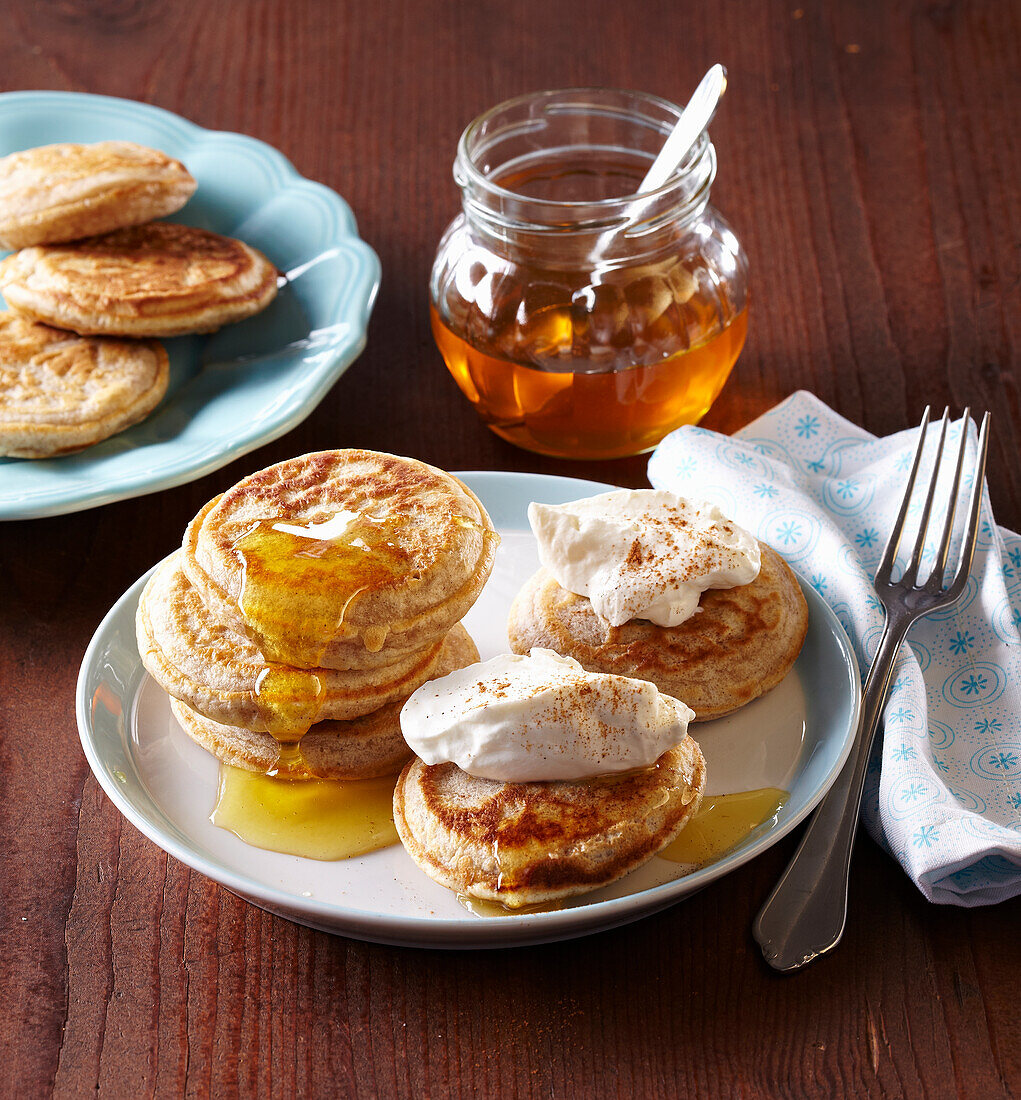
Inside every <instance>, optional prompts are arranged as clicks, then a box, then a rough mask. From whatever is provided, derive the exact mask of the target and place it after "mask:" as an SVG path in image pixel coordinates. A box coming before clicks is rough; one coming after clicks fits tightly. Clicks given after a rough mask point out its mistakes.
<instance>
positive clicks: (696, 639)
mask: <svg viewBox="0 0 1021 1100" xmlns="http://www.w3.org/2000/svg"><path fill="white" fill-rule="evenodd" d="M759 547H760V549H761V551H762V566H761V568H760V570H759V575H758V577H756V578H755V580H754V581H752V582H751V584H744V585H740V586H738V587H737V588H714V589H709V591H707V592H704V593H703V594H702V598H701V600H700V601H699V610H698V611H697V612H696V613H695V614H694V615H692V616H691V618H690V619H687V620H686V621H685V622H683V623H681V624H680V626H675V627H665V626H656V624H655V623H651V622H648V621H647V620H644V619H632V620H631V621H630V622H627V623H624V625H623V626H610V625H609V624H608V623H607V622H606V621H605V620H604V619H601V618H600V617H599V616H598V615H597V614H596V613H595V612H594V611H593V610H592V604H591V603H590V602H589V600H588V599H586V598H585V597H584V596H576V595H575V594H574V593H573V592H568V591H567V590H566V589H564V588H561V587H560V585H559V584H557V582H556V581H555V580H554V579H553V577H552V575H551V574H550V573H549V572H548V571H547V570H546V569H540V570H539V571H538V573H536V574H535V575H534V576H533V577H532V578H531V579H530V580H528V581H527V582H526V583H525V585H524V587H523V588H522V589H521V591H520V592H519V593H518V595H517V597H516V598H515V600H514V603H513V604H512V605H511V610H510V620H509V623H508V627H507V631H508V637H509V639H510V645H511V649H512V650H513V651H514V652H515V653H527V652H528V651H529V650H530V649H531V648H532V647H533V646H541V647H542V648H544V649H553V650H556V652H557V653H560V654H561V655H563V656H565V657H574V658H575V660H577V661H579V662H580V663H581V664H582V665H584V666H585V668H587V669H588V670H589V671H590V672H611V673H616V674H617V675H620V676H635V677H638V678H639V679H642V680H651V681H652V682H653V683H654V684H655V685H656V686H657V687H658V688H659V689H660V691H664V692H666V694H667V695H673V696H674V697H675V698H676V699H681V700H683V701H684V702H685V703H687V705H688V706H689V707H691V709H692V710H693V711H694V712H695V715H696V717H695V721H696V722H705V721H709V720H710V719H712V718H719V717H720V716H721V715H724V714H729V713H730V712H731V711H733V710H737V709H738V707H742V706H744V705H745V703H750V702H751V701H752V700H753V699H756V698H758V697H759V696H760V695H763V694H764V693H765V692H767V691H769V690H770V688H773V687H776V685H777V684H778V683H779V682H780V681H781V680H782V679H783V678H784V677H785V676H786V675H787V673H788V672H789V671H790V669H791V666H792V665H793V664H794V661H795V660H796V659H797V656H798V653H800V652H801V646H802V643H803V642H804V640H805V634H806V632H807V630H808V605H807V604H806V603H805V597H804V596H803V595H802V593H801V588H800V587H799V586H798V581H797V578H796V577H795V576H794V573H793V572H792V571H791V569H790V567H789V566H788V565H787V563H786V562H785V561H784V560H783V559H782V558H781V557H780V556H779V555H778V554H777V553H776V551H774V550H773V549H772V548H771V547H769V546H767V545H766V544H765V543H762V542H760V543H759Z"/></svg>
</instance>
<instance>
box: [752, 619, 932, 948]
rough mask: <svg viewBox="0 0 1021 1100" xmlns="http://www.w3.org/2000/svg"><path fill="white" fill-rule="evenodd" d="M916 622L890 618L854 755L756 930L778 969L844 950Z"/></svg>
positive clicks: (867, 687)
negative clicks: (867, 803)
mask: <svg viewBox="0 0 1021 1100" xmlns="http://www.w3.org/2000/svg"><path fill="white" fill-rule="evenodd" d="M911 619H912V616H906V617H904V618H898V619H896V620H894V621H891V619H890V617H889V616H887V619H886V622H885V624H884V627H883V636H882V638H881V639H880V643H879V649H878V650H877V652H876V658H875V660H874V661H873V662H872V667H871V669H870V670H869V674H868V678H867V679H866V681H865V690H864V693H863V696H862V707H861V714H860V717H859V720H858V729H857V732H856V733H855V737H854V743H853V747H852V749H851V755H850V756H849V757H848V759H847V762H846V763H845V764H844V766H843V768H841V770H840V773H839V774H838V776H837V778H836V781H835V782H834V784H833V786H832V787H831V788H830V790H829V792H828V793H827V794H826V797H825V798H824V799H823V800H822V802H821V803H820V804H819V808H818V809H817V810H816V811H815V815H814V816H813V818H812V820H811V822H810V823H809V826H808V828H807V829H806V830H805V835H804V836H803V837H802V839H801V844H800V845H799V846H798V850H797V851H796V852H795V853H794V857H793V858H792V859H791V861H790V863H789V864H788V865H787V870H786V871H785V872H784V873H783V875H782V876H781V878H780V881H779V882H778V883H777V884H776V887H775V888H774V890H773V892H772V894H770V895H769V899H768V900H767V901H766V904H765V905H763V907H762V909H761V910H760V911H759V915H758V917H757V918H756V920H755V924H754V925H753V927H752V934H753V935H754V936H755V939H756V940H757V941H758V943H759V946H760V947H761V948H762V954H763V955H764V956H765V959H766V962H768V963H769V965H770V966H771V967H773V969H774V970H797V969H798V968H799V967H802V966H804V965H805V964H806V963H808V962H811V961H812V959H814V958H815V957H816V956H817V955H821V954H823V953H824V952H826V951H829V950H830V948H832V947H836V945H837V944H838V943H839V942H840V937H841V936H842V935H843V932H844V923H845V921H846V920H847V882H848V873H849V871H850V867H851V849H852V847H853V846H854V835H855V829H856V827H857V824H858V814H859V811H860V809H861V797H862V789H863V788H864V786H865V770H866V768H867V766H868V761H869V754H870V752H871V750H872V742H873V740H874V739H875V734H876V728H877V726H878V725H879V717H880V715H881V714H882V711H883V705H884V704H885V703H886V697H887V695H888V694H889V688H890V677H891V674H892V672H893V665H894V660H895V658H896V656H897V652H898V650H899V649H900V646H901V642H903V641H904V637H905V635H906V634H907V632H908V627H909V626H910V624H911Z"/></svg>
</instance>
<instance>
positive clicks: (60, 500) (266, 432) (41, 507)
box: [0, 89, 382, 521]
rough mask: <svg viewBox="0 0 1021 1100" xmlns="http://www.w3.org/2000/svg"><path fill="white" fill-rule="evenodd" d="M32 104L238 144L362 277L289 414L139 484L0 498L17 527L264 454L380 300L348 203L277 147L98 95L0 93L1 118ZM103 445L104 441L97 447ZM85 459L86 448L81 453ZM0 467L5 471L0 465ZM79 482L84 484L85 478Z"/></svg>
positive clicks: (343, 363) (373, 266) (350, 348)
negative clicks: (348, 314)
mask: <svg viewBox="0 0 1021 1100" xmlns="http://www.w3.org/2000/svg"><path fill="white" fill-rule="evenodd" d="M35 104H47V105H50V107H51V110H52V109H56V108H57V107H58V106H59V105H73V106H74V108H75V109H76V110H83V109H87V108H88V107H89V105H92V106H93V107H94V109H96V110H97V111H99V110H103V109H109V108H117V109H120V110H125V111H126V112H127V113H128V114H130V115H136V116H141V117H143V118H146V117H148V118H151V119H156V120H159V121H160V123H161V124H162V125H163V126H166V127H169V128H171V129H173V130H176V131H177V132H178V133H179V134H181V135H182V137H185V136H187V137H189V138H191V139H193V140H202V141H208V140H210V139H216V138H222V139H224V140H227V139H229V140H230V141H232V142H237V143H239V144H240V145H242V146H245V147H247V148H249V149H251V150H252V151H253V153H254V154H256V155H257V156H258V158H259V160H260V161H261V162H262V163H264V164H266V165H268V166H270V168H271V171H272V175H273V177H274V179H275V182H276V186H277V191H276V194H280V193H283V192H284V191H286V190H296V191H303V192H306V193H309V194H314V195H316V196H318V198H319V199H320V200H321V201H323V202H325V203H326V204H327V205H328V206H329V207H331V208H332V209H333V210H334V211H335V212H336V214H337V216H338V226H339V227H340V229H342V232H341V233H340V234H338V236H337V237H336V239H335V241H333V242H332V243H333V246H334V247H335V248H344V249H347V250H350V251H352V252H354V253H355V254H357V256H358V257H359V261H360V270H359V272H358V275H357V278H356V279H354V280H352V284H353V286H354V287H355V292H354V293H353V294H352V296H351V309H352V312H353V313H354V314H355V317H356V322H357V330H355V327H354V326H353V327H352V334H351V337H350V338H349V339H348V340H347V341H346V342H345V343H343V344H342V345H341V346H339V348H338V350H337V354H336V355H335V357H334V358H333V359H332V361H331V362H330V364H329V366H328V367H327V368H325V369H324V370H322V371H320V372H318V373H316V374H315V375H314V376H310V378H309V384H308V387H307V388H306V389H304V390H303V391H302V394H301V397H300V399H299V400H296V401H295V402H294V403H293V405H291V406H289V408H288V410H287V411H286V412H285V414H284V415H283V416H281V417H280V418H279V419H277V420H275V421H273V423H272V424H270V425H268V426H264V427H263V428H261V429H260V430H257V431H253V432H251V433H245V432H242V433H235V434H234V435H232V436H231V438H230V439H229V440H226V441H224V442H223V443H222V444H220V445H218V446H216V447H215V448H213V449H211V448H208V447H207V448H203V449H201V450H199V451H196V450H195V449H194V448H192V449H190V457H189V459H188V460H187V461H186V462H185V465H184V466H181V465H180V464H177V463H175V465H174V467H173V468H172V469H169V470H167V472H165V473H163V474H161V475H159V476H157V477H154V478H149V477H146V476H145V463H144V459H143V460H142V461H141V462H140V463H139V464H138V469H137V472H136V473H134V474H133V475H130V476H128V475H121V476H120V477H118V478H117V479H116V480H113V481H105V482H103V483H101V484H99V485H98V486H91V485H80V486H75V487H74V491H73V493H72V494H71V495H68V494H67V492H66V491H64V490H61V488H60V487H59V486H47V487H44V488H41V489H38V490H35V491H33V492H32V493H31V494H26V493H25V492H24V491H22V492H21V493H20V495H14V494H12V495H10V496H6V495H5V494H3V493H0V521H19V520H31V519H44V518H47V517H51V516H60V515H70V514H72V513H74V512H81V511H86V510H88V509H91V508H100V507H103V506H104V505H106V504H113V503H115V502H117V501H121V500H131V499H133V498H135V497H140V496H147V495H149V494H150V493H156V492H161V491H163V490H165V489H173V488H176V487H177V486H179V485H185V484H188V483H190V482H192V481H197V480H198V479H199V478H202V477H205V476H207V475H208V474H211V473H213V472H214V471H216V470H219V469H221V468H222V467H224V466H226V465H228V464H229V463H231V462H234V461H235V460H237V459H238V458H241V457H243V456H244V455H246V454H248V453H250V452H251V451H253V450H256V449H257V448H258V447H263V446H266V445H267V444H269V443H272V442H273V441H274V440H276V439H279V438H280V437H281V436H282V435H286V434H287V432H289V431H292V430H293V429H294V428H296V427H297V426H298V425H299V424H300V423H301V422H302V421H303V420H305V419H306V418H307V417H308V416H310V415H311V413H312V412H313V411H314V410H315V409H316V407H317V406H318V405H319V404H320V403H321V402H322V400H323V398H324V397H325V396H326V394H327V393H328V392H329V391H330V390H331V389H332V388H333V386H334V385H335V384H336V382H337V381H338V380H339V378H340V377H341V375H342V374H343V373H344V371H345V370H347V368H348V367H349V366H351V364H352V363H353V362H354V361H355V360H356V359H357V358H358V356H359V355H361V353H362V351H364V349H365V345H366V342H367V339H368V324H369V318H370V317H371V315H372V309H373V306H374V305H375V302H376V299H377V297H378V295H379V287H380V280H381V275H382V268H381V264H380V260H379V257H378V255H377V254H376V252H375V250H374V249H373V248H372V246H371V245H369V244H368V243H367V242H366V241H365V240H363V239H362V238H361V237H360V236H359V235H358V225H357V221H356V219H355V216H354V213H353V211H352V209H351V206H350V204H349V203H348V202H347V200H346V199H345V198H344V197H343V196H342V195H340V194H339V193H338V192H337V191H334V190H333V189H332V188H331V187H328V186H327V185H326V184H324V183H320V182H319V181H317V180H312V179H309V178H308V177H307V176H303V175H302V174H301V173H300V172H299V171H298V169H297V168H295V166H294V165H293V164H292V163H291V161H290V160H289V159H288V158H287V157H286V156H285V155H284V154H283V153H282V152H281V151H280V150H279V149H277V148H276V147H275V146H273V145H270V144H269V143H268V142H265V141H263V140H261V139H260V138H255V137H251V136H250V135H248V134H243V133H240V132H237V131H233V130H211V129H207V128H206V127H204V126H200V125H199V124H198V123H197V122H193V121H192V120H191V119H189V118H185V117H184V116H183V115H180V114H177V113H176V112H174V111H170V110H168V109H167V108H165V107H158V106H156V105H155V104H152V103H144V102H142V101H140V100H134V99H126V98H124V97H123V96H107V95H99V94H96V93H94V92H73V91H62V90H56V89H46V90H44V89H39V90H35V89H30V90H18V91H10V92H0V116H5V115H8V114H10V113H11V112H14V113H15V114H16V113H17V111H18V110H19V109H24V108H25V107H26V106H31V105H35ZM135 426H136V425H131V426H130V427H129V428H128V429H126V430H127V431H131V430H132V428H134V427H135ZM121 434H122V433H117V434H116V435H115V436H114V437H112V438H117V437H118V436H120V435H121ZM100 442H104V441H100ZM137 450H138V451H139V453H140V454H144V450H145V448H144V446H142V447H139V448H137ZM78 453H82V454H87V453H88V448H86V449H85V450H84V451H82V452H78ZM64 457H68V458H73V457H74V456H73V455H69V456H55V458H53V459H50V460H46V459H42V460H33V459H11V460H10V461H11V462H16V463H21V462H25V461H29V462H31V461H58V462H59V461H62V460H63V458H64ZM6 461H7V460H4V465H6ZM84 476H86V477H87V476H89V475H88V472H87V471H86V472H85V475H84Z"/></svg>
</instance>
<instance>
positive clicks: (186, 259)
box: [0, 222, 277, 336]
mask: <svg viewBox="0 0 1021 1100" xmlns="http://www.w3.org/2000/svg"><path fill="white" fill-rule="evenodd" d="M0 290H2V291H3V294H4V297H5V298H6V299H7V304H8V305H9V306H10V307H11V309H13V310H16V311H17V312H18V313H22V314H24V315H25V316H27V317H31V318H32V319H33V320H36V321H43V322H44V323H46V324H49V325H56V326H57V327H58V328H66V329H70V330H71V331H72V332H77V333H80V334H81V335H84V336H88V335H99V336H179V335H181V334H182V333H188V332H213V331H214V330H215V329H218V328H220V326H221V325H226V324H229V323H230V322H232V321H240V320H241V319H242V318H244V317H248V316H250V315H251V314H253V313H258V312H259V310H261V309H264V308H265V307H266V306H267V305H269V303H270V302H271V301H272V300H273V298H274V297H275V296H276V292H277V272H276V268H274V267H273V265H272V264H271V263H270V262H269V260H267V259H266V257H265V256H263V255H262V253H261V252H256V250H255V249H254V248H250V247H249V246H248V245H246V244H244V243H243V242H242V241H236V240H234V239H233V238H231V237H221V236H220V235H219V234H218V233H210V232H208V231H207V230H205V229H193V228H191V227H190V226H186V225H172V224H170V223H169V222H151V223H150V224H148V225H139V226H134V227H133V228H130V229H118V230H116V231H114V232H113V233H106V234H104V235H103V236H100V237H87V238H86V239H85V240H82V241H74V242H72V243H71V244H62V245H40V246H37V247H35V248H23V249H22V250H21V251H20V252H15V253H14V254H13V255H11V256H8V257H7V259H5V260H4V261H3V262H0Z"/></svg>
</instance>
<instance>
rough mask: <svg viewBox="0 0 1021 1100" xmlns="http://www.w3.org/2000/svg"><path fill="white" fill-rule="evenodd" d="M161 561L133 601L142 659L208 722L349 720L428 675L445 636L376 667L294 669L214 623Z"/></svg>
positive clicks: (178, 574)
mask: <svg viewBox="0 0 1021 1100" xmlns="http://www.w3.org/2000/svg"><path fill="white" fill-rule="evenodd" d="M180 559H181V552H180V551H177V552H176V553H174V554H172V555H171V556H170V557H169V558H167V559H166V560H165V561H164V562H162V563H161V564H160V565H159V566H158V567H157V569H156V571H155V573H154V574H153V575H152V577H150V578H149V581H148V582H147V584H146V586H145V588H144V589H143V591H142V595H141V597H140V599H139V603H138V612H137V614H136V616H135V631H136V637H137V641H138V651H139V653H140V654H141V657H142V663H143V664H144V665H145V667H146V670H147V671H148V672H149V674H150V675H151V676H152V677H153V678H154V679H155V680H156V682H157V683H158V684H159V685H160V687H162V688H163V690H164V691H166V692H167V694H168V695H172V696H173V697H174V698H175V699H180V700H181V701H182V702H183V703H186V704H187V705H188V706H189V707H191V709H192V710H196V711H198V712H199V714H201V715H203V716H204V717H206V718H211V719H212V720H213V721H214V722H221V723H223V724H224V725H228V726H240V727H242V728H244V729H250V730H256V731H262V732H268V733H274V734H278V735H283V736H287V735H292V736H293V735H294V733H295V731H297V732H298V733H303V732H304V731H305V730H306V729H308V728H309V726H311V725H312V724H313V723H315V722H319V721H323V720H325V719H328V718H333V719H340V720H347V719H350V718H358V717H360V716H361V715H364V714H369V713H371V712H372V711H374V710H378V709H379V708H380V707H382V706H385V705H386V704H387V703H391V702H394V701H396V700H397V699H404V698H406V697H407V696H408V695H410V694H411V693H412V692H413V691H414V690H415V688H417V687H418V686H419V684H421V683H423V682H424V681H425V680H427V679H428V678H429V677H430V676H431V675H433V673H434V670H435V668H436V665H437V662H438V661H439V657H440V651H441V649H442V645H443V639H442V638H441V639H440V640H439V641H438V642H436V643H435V644H433V645H430V646H427V647H425V648H424V649H422V650H418V651H416V652H414V653H412V654H410V655H409V656H408V657H407V658H406V659H404V660H403V661H401V662H399V663H398V662H395V663H394V664H391V665H387V666H385V667H384V668H378V669H353V670H349V671H345V672H339V671H336V670H333V669H323V668H317V669H295V668H290V667H288V666H286V665H282V664H279V663H275V662H270V661H267V660H266V659H265V657H264V656H263V654H262V653H261V652H260V651H259V650H258V649H257V648H256V647H255V646H254V645H253V644H252V643H251V642H250V641H249V640H248V638H246V637H244V636H243V635H240V634H237V633H236V632H235V631H234V630H232V629H231V626H230V624H224V623H219V622H217V621H216V620H215V619H214V618H213V617H212V616H211V615H210V612H209V609H208V608H207V607H206V606H205V605H204V604H203V603H202V600H201V598H200V597H199V594H198V592H197V591H196V590H195V588H194V587H193V586H192V585H191V584H190V583H189V581H188V579H187V577H185V575H184V572H183V571H182V570H181V567H180Z"/></svg>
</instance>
